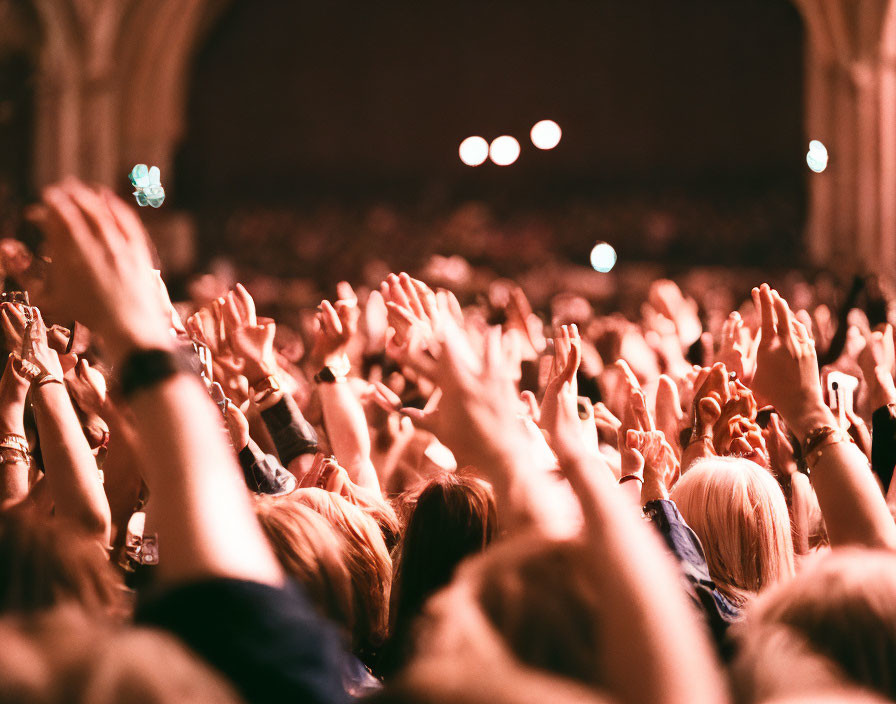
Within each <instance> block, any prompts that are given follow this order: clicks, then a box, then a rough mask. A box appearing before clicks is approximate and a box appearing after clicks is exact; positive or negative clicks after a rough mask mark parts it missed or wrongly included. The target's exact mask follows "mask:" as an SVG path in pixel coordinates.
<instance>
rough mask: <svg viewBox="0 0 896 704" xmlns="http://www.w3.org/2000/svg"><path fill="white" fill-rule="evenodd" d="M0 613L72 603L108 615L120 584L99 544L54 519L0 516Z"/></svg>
mask: <svg viewBox="0 0 896 704" xmlns="http://www.w3.org/2000/svg"><path fill="white" fill-rule="evenodd" d="M0 565H2V566H3V568H2V569H0V614H5V613H34V612H37V611H41V610H43V609H47V608H50V607H53V606H56V605H58V604H64V603H76V604H79V605H80V606H82V607H83V608H84V609H86V610H87V611H89V612H91V613H104V614H107V615H111V614H112V613H113V612H115V611H116V610H118V609H121V608H122V606H123V599H122V597H123V585H122V583H121V580H120V578H119V577H118V575H117V574H116V573H115V571H114V570H113V568H112V567H111V565H110V564H109V558H108V556H107V555H106V552H105V550H103V548H102V547H101V546H100V544H99V543H98V542H97V541H96V540H93V539H91V538H89V537H87V536H84V535H82V534H81V533H80V532H79V531H78V530H77V528H75V527H73V526H72V527H70V526H68V524H66V523H65V522H64V521H62V520H61V519H59V518H53V519H52V520H49V519H47V518H46V517H39V516H33V515H31V514H30V513H28V512H25V511H8V512H4V513H0Z"/></svg>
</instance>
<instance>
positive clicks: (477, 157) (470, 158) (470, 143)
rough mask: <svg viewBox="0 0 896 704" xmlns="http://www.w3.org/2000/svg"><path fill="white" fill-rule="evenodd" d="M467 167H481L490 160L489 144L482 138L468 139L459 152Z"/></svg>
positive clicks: (461, 145)
mask: <svg viewBox="0 0 896 704" xmlns="http://www.w3.org/2000/svg"><path fill="white" fill-rule="evenodd" d="M457 153H458V154H460V160H461V161H462V162H464V163H465V164H466V165H467V166H479V165H480V164H482V163H483V162H484V161H485V160H486V159H488V142H486V141H485V140H484V139H483V138H482V137H467V138H466V139H465V140H464V141H463V142H461V143H460V147H459V148H458V150H457Z"/></svg>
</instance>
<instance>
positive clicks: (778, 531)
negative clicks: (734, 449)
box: [671, 457, 794, 603]
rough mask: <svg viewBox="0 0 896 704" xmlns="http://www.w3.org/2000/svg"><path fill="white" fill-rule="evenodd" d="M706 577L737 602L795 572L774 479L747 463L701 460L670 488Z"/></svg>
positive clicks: (780, 495)
mask: <svg viewBox="0 0 896 704" xmlns="http://www.w3.org/2000/svg"><path fill="white" fill-rule="evenodd" d="M671 498H672V500H673V501H674V502H675V503H676V505H677V506H678V509H679V511H681V515H682V517H683V518H684V520H685V521H686V522H687V524H688V525H689V526H690V527H691V528H692V529H693V530H694V532H695V533H696V534H697V537H698V538H700V542H701V543H702V545H703V550H704V552H705V554H706V562H707V565H708V566H709V572H710V575H712V578H713V580H714V581H715V582H716V584H717V586H718V588H719V590H720V591H722V592H723V593H724V594H726V596H728V597H729V598H731V599H732V600H733V601H735V602H736V603H743V602H744V601H746V599H747V598H748V597H749V596H750V595H751V594H756V593H758V592H759V591H761V590H762V589H765V588H766V587H768V586H770V585H772V584H775V583H777V582H778V581H779V580H782V579H787V578H789V577H791V576H793V573H794V557H793V538H792V536H791V528H790V514H789V513H788V510H787V502H786V500H785V499H784V494H783V493H782V491H781V488H780V487H779V486H778V483H777V482H776V481H775V479H774V478H773V477H772V476H771V475H770V474H769V473H768V471H766V470H765V469H763V468H762V467H760V466H759V465H758V464H756V463H755V462H751V461H750V460H746V459H741V458H735V457H712V458H708V459H704V460H700V461H698V462H696V463H694V465H692V467H691V468H690V469H689V470H688V472H687V473H686V474H685V475H684V476H683V477H682V478H681V479H680V480H679V481H678V483H677V484H676V485H675V487H674V489H673V490H672V494H671Z"/></svg>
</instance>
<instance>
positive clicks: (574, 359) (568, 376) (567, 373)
mask: <svg viewBox="0 0 896 704" xmlns="http://www.w3.org/2000/svg"><path fill="white" fill-rule="evenodd" d="M581 361H582V350H581V349H580V348H579V345H577V344H576V345H570V348H569V353H568V354H567V357H566V364H565V365H564V366H563V372H562V373H561V375H560V378H561V380H562V381H563V382H564V383H569V384H571V383H572V382H573V380H574V379H575V378H576V372H577V371H578V370H579V364H580V363H581Z"/></svg>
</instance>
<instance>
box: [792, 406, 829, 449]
mask: <svg viewBox="0 0 896 704" xmlns="http://www.w3.org/2000/svg"><path fill="white" fill-rule="evenodd" d="M782 415H783V414H782ZM784 422H785V423H787V426H788V427H789V428H790V429H791V430H792V431H793V434H794V435H796V438H797V440H798V441H799V442H800V444H803V443H804V442H805V441H806V438H807V437H808V435H809V433H811V432H812V431H813V430H815V429H816V428H820V427H821V426H824V425H830V426H835V427H836V426H837V418H836V417H835V416H834V414H833V412H832V411H831V409H830V408H828V407H827V406H826V405H825V404H824V402H822V401H820V402H818V403H817V404H815V405H814V406H812V407H809V408H805V409H803V410H801V411H800V412H799V413H796V414H793V415H792V416H791V417H787V416H784Z"/></svg>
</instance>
